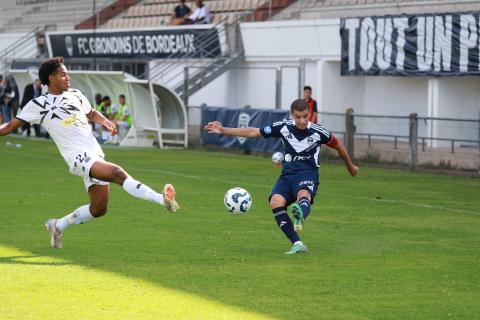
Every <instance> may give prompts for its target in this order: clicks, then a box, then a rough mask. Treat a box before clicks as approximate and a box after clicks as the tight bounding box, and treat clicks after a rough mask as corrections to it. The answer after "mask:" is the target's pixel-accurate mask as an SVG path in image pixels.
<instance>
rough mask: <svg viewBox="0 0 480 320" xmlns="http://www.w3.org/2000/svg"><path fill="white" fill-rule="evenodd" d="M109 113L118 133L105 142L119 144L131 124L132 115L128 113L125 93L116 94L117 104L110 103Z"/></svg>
mask: <svg viewBox="0 0 480 320" xmlns="http://www.w3.org/2000/svg"><path fill="white" fill-rule="evenodd" d="M111 114H112V117H113V122H114V123H115V126H116V127H117V129H118V134H117V135H115V136H111V137H110V139H109V140H108V141H106V142H105V143H108V144H110V143H111V144H119V143H120V141H121V140H122V139H123V138H124V137H125V135H126V134H127V132H128V129H130V127H131V126H132V115H131V113H130V108H129V107H128V105H127V103H126V100H125V95H123V94H121V95H119V96H118V104H113V105H112V107H111Z"/></svg>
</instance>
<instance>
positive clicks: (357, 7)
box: [272, 0, 480, 20]
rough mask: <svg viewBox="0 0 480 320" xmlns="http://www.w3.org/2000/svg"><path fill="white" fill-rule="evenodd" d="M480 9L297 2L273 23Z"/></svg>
mask: <svg viewBox="0 0 480 320" xmlns="http://www.w3.org/2000/svg"><path fill="white" fill-rule="evenodd" d="M474 10H480V2H479V1H474V0H403V1H399V0H298V1H296V2H295V3H294V4H292V5H291V6H289V7H287V8H285V9H284V10H283V11H281V12H280V13H278V14H277V15H275V16H274V17H273V18H272V20H291V19H328V18H339V17H352V16H368V15H370V16H371V15H386V14H402V13H405V14H421V13H440V12H461V11H474Z"/></svg>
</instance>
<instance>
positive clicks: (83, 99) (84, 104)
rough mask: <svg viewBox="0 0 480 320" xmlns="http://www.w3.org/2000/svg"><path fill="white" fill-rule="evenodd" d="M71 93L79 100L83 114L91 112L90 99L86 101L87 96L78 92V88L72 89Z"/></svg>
mask: <svg viewBox="0 0 480 320" xmlns="http://www.w3.org/2000/svg"><path fill="white" fill-rule="evenodd" d="M72 91H73V93H74V94H75V95H76V96H77V97H78V99H79V100H80V108H81V109H82V112H83V113H85V114H89V113H90V112H92V109H93V108H92V105H91V104H90V101H88V99H87V97H85V95H84V94H83V93H82V92H80V91H79V90H72Z"/></svg>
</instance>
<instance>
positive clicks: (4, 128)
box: [0, 118, 25, 136]
mask: <svg viewBox="0 0 480 320" xmlns="http://www.w3.org/2000/svg"><path fill="white" fill-rule="evenodd" d="M24 124H25V121H23V120H20V119H18V118H13V119H12V120H11V121H10V122H8V123H4V124H2V125H0V136H6V135H7V134H9V133H12V132H14V131H17V129H18V128H20V127H21V126H23V125H24Z"/></svg>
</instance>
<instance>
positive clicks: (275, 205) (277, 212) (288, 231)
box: [270, 194, 307, 254]
mask: <svg viewBox="0 0 480 320" xmlns="http://www.w3.org/2000/svg"><path fill="white" fill-rule="evenodd" d="M286 205H287V201H286V199H285V198H284V197H283V196H282V195H279V194H274V195H272V197H271V198H270V207H271V208H272V213H273V217H274V218H275V220H276V222H277V225H278V226H279V228H280V230H282V232H283V233H284V234H285V236H286V237H287V238H288V239H289V240H290V241H291V242H292V243H293V247H292V249H290V250H289V251H287V252H285V253H286V254H291V253H300V252H306V251H305V250H306V248H307V247H306V246H305V245H304V244H303V243H302V241H301V240H300V237H299V236H298V234H297V232H296V231H295V229H294V226H293V223H292V220H290V217H289V216H288V213H287V208H286ZM299 248H303V249H302V250H300V249H299ZM294 249H295V251H298V252H291V251H292V250H294Z"/></svg>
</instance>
